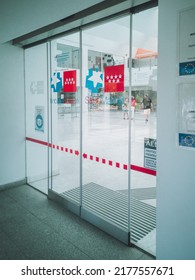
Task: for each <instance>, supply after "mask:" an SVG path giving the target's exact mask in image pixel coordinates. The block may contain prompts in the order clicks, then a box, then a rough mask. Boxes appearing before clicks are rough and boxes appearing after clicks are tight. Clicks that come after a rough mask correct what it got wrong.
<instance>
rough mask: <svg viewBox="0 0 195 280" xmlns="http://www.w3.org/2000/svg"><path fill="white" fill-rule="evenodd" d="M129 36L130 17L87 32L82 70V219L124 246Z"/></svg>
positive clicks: (126, 219) (126, 184)
mask: <svg viewBox="0 0 195 280" xmlns="http://www.w3.org/2000/svg"><path fill="white" fill-rule="evenodd" d="M129 33H130V18H129V16H127V17H123V18H120V19H117V20H112V21H111V22H109V23H106V24H102V25H99V26H97V27H94V28H91V29H87V30H84V31H83V69H82V71H83V80H84V81H85V86H84V89H83V114H82V116H83V127H82V137H83V162H82V176H83V180H82V181H83V186H82V198H83V199H82V215H83V216H84V217H86V218H87V219H88V220H89V221H90V222H92V223H94V224H97V225H99V226H100V225H103V228H104V230H106V231H107V232H109V233H110V234H112V235H115V234H116V237H117V238H119V239H120V238H121V240H122V241H124V242H126V243H128V242H129V240H128V238H129V237H127V236H128V233H129V212H128V207H129V201H128V186H129V184H128V173H129V168H128V166H129V164H128V160H129V156H128V154H129V148H128V146H129V145H128V143H129V100H130V93H129V63H128V61H129ZM104 222H105V224H104ZM123 233H124V236H123Z"/></svg>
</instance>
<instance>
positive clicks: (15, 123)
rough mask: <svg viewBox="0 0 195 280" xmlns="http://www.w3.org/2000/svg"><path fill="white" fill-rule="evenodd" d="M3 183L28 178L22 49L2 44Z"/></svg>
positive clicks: (0, 139) (0, 146)
mask: <svg viewBox="0 0 195 280" xmlns="http://www.w3.org/2000/svg"><path fill="white" fill-rule="evenodd" d="M0 77H1V83H0V85H1V86H0V98H1V101H0V123H1V126H0V128H1V132H0V133H1V137H0V186H1V185H6V184H9V183H11V182H16V181H20V180H24V179H25V138H24V137H25V119H24V69H23V50H22V49H20V48H17V47H13V46H11V45H10V44H3V45H0Z"/></svg>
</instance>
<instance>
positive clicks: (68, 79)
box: [63, 70, 77, 92]
mask: <svg viewBox="0 0 195 280" xmlns="http://www.w3.org/2000/svg"><path fill="white" fill-rule="evenodd" d="M63 78H64V92H76V88H77V86H76V70H70V71H65V72H64V73H63Z"/></svg>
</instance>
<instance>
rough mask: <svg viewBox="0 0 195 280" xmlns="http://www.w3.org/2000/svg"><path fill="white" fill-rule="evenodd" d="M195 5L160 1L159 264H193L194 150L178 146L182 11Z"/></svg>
mask: <svg viewBox="0 0 195 280" xmlns="http://www.w3.org/2000/svg"><path fill="white" fill-rule="evenodd" d="M193 5H194V6H195V2H194V0H186V1H183V0H172V1H170V0H160V1H159V57H158V100H157V102H158V120H157V123H158V136H157V138H158V149H157V159H158V166H157V258H158V259H195V242H194V232H195V215H194V213H195V202H194V198H195V172H194V166H195V150H193V149H185V148H181V147H178V145H177V137H178V119H177V106H178V105H177V104H178V99H177V83H178V81H179V79H180V78H179V77H178V61H177V51H178V41H177V35H178V12H179V11H180V10H181V9H184V8H190V7H191V6H193ZM189 78H190V79H191V81H192V82H195V78H194V76H193V77H189V76H188V77H186V79H189Z"/></svg>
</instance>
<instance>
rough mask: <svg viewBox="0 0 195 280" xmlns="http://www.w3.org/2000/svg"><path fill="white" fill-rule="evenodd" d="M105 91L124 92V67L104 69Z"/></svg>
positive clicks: (117, 66)
mask: <svg viewBox="0 0 195 280" xmlns="http://www.w3.org/2000/svg"><path fill="white" fill-rule="evenodd" d="M104 91H105V92H118V91H124V65H123V64H122V65H116V66H106V67H105V68H104Z"/></svg>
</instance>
